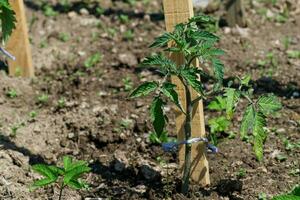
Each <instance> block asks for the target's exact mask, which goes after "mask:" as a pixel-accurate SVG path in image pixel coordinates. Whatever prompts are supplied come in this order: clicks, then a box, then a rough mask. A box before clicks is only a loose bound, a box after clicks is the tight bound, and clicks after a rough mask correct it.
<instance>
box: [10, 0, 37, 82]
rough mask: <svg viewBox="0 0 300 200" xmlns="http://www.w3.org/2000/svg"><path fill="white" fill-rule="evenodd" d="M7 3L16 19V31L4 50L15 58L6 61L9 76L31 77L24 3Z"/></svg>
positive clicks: (21, 1) (32, 72) (31, 69)
mask: <svg viewBox="0 0 300 200" xmlns="http://www.w3.org/2000/svg"><path fill="white" fill-rule="evenodd" d="M9 2H10V4H11V6H12V8H13V10H14V11H15V13H16V19H17V23H16V29H15V30H14V31H13V33H12V35H11V37H10V38H9V40H8V42H7V44H6V49H7V50H8V51H9V52H10V53H11V54H12V55H14V56H15V57H16V60H15V61H13V60H8V65H9V75H11V76H15V75H21V76H24V77H33V76H34V69H33V66H32V57H31V50H30V43H29V37H28V30H27V24H26V16H25V8H24V3H23V0H10V1H9Z"/></svg>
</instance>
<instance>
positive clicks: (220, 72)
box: [212, 58, 224, 84]
mask: <svg viewBox="0 0 300 200" xmlns="http://www.w3.org/2000/svg"><path fill="white" fill-rule="evenodd" d="M212 65H213V70H214V75H215V77H216V79H217V80H218V82H219V83H220V84H222V83H223V78H224V65H223V63H222V62H221V61H220V60H219V59H215V58H214V59H212Z"/></svg>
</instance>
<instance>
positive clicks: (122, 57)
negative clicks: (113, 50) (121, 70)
mask: <svg viewBox="0 0 300 200" xmlns="http://www.w3.org/2000/svg"><path fill="white" fill-rule="evenodd" d="M118 60H119V61H120V62H121V63H122V64H124V65H127V66H129V67H132V66H136V65H137V64H138V61H137V58H136V56H135V55H133V54H132V53H130V52H128V53H121V54H119V55H118Z"/></svg>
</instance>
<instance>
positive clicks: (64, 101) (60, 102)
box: [57, 97, 66, 109]
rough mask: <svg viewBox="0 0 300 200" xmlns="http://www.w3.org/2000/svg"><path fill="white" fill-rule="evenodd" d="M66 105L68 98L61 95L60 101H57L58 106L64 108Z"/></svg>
mask: <svg viewBox="0 0 300 200" xmlns="http://www.w3.org/2000/svg"><path fill="white" fill-rule="evenodd" d="M65 106H66V99H65V98H63V97H61V98H60V99H59V100H58V101H57V107H58V108H59V109H62V108H64V107H65Z"/></svg>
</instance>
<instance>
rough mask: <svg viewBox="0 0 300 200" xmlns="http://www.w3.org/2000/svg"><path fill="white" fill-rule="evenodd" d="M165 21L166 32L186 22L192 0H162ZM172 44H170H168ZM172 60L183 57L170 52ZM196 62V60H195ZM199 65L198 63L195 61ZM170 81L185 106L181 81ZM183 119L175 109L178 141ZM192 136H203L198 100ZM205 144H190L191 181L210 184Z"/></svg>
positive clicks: (181, 159)
mask: <svg viewBox="0 0 300 200" xmlns="http://www.w3.org/2000/svg"><path fill="white" fill-rule="evenodd" d="M163 4H164V13H165V23H166V29H167V31H168V32H170V31H173V29H174V26H175V25H176V24H178V23H182V22H186V21H187V20H188V19H189V18H191V17H193V15H194V12H193V3H192V0H163ZM169 45H172V44H169ZM170 56H171V58H172V60H174V61H175V62H176V63H177V64H182V63H183V57H182V55H179V54H171V55H170ZM195 62H197V61H195ZM195 64H196V66H199V63H198V62H197V63H195ZM172 82H173V83H174V84H176V85H177V92H178V94H179V98H180V101H181V103H182V105H183V106H185V104H186V101H185V90H184V86H183V85H182V83H181V81H180V80H179V79H178V78H176V77H172ZM192 96H193V98H195V97H197V93H196V92H195V91H194V90H192ZM184 121H185V115H184V114H182V113H181V112H179V111H178V110H177V111H176V131H177V136H178V140H179V141H183V140H184V139H185V136H184ZM192 137H205V124H204V114H203V103H202V101H200V102H199V103H198V104H197V105H196V106H195V108H194V110H193V120H192ZM205 148H206V147H205V144H203V143H195V144H193V145H192V169H191V178H192V180H193V181H195V182H197V183H199V184H201V185H202V186H205V185H208V184H210V179H209V170H208V161H207V159H206V155H205ZM184 154H185V150H184V146H183V145H182V146H181V147H180V149H179V165H180V169H181V171H183V164H184Z"/></svg>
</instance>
